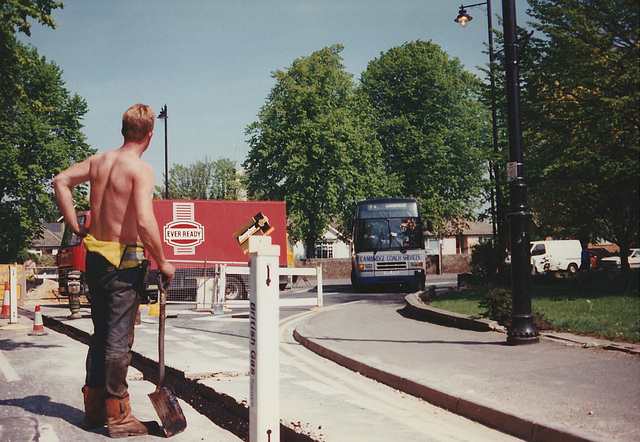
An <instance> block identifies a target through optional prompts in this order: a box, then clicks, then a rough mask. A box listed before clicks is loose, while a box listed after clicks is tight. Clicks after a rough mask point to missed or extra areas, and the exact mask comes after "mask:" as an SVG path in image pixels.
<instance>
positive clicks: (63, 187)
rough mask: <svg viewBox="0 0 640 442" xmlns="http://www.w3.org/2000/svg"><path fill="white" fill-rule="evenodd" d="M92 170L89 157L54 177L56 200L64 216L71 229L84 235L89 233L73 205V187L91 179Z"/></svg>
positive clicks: (79, 234)
mask: <svg viewBox="0 0 640 442" xmlns="http://www.w3.org/2000/svg"><path fill="white" fill-rule="evenodd" d="M90 171H91V166H90V159H88V160H85V161H83V162H81V163H78V164H75V165H73V166H71V167H69V168H68V169H66V170H64V171H62V172H60V173H59V174H58V175H57V176H56V177H55V178H54V179H53V188H54V190H55V192H56V200H57V201H58V207H60V211H61V212H62V216H64V219H65V221H66V222H67V225H68V226H69V228H70V229H71V231H72V232H73V233H75V234H76V235H78V236H82V237H84V236H86V235H87V229H86V228H85V227H84V226H81V225H80V223H78V216H77V214H76V209H75V207H74V205H73V188H74V187H75V186H77V185H78V184H82V183H85V182H87V181H89V173H90Z"/></svg>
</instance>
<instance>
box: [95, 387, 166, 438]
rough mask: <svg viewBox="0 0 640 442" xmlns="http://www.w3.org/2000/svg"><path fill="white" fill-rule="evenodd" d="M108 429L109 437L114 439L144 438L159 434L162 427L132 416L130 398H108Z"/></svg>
mask: <svg viewBox="0 0 640 442" xmlns="http://www.w3.org/2000/svg"><path fill="white" fill-rule="evenodd" d="M106 405H107V428H108V429H109V437H112V438H114V439H117V438H121V437H128V436H142V435H145V434H149V433H152V434H153V433H157V432H159V431H160V426H159V425H158V423H157V422H140V421H139V420H138V419H136V418H135V417H133V415H132V414H131V404H130V403H129V396H126V397H124V398H122V399H118V398H107V399H106Z"/></svg>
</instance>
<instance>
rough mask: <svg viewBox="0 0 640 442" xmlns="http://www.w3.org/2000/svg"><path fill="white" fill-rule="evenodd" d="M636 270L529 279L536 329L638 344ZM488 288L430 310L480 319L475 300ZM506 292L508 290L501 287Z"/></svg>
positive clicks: (443, 300) (445, 299) (451, 297)
mask: <svg viewBox="0 0 640 442" xmlns="http://www.w3.org/2000/svg"><path fill="white" fill-rule="evenodd" d="M638 274H639V272H638V271H631V272H628V273H627V274H623V273H618V272H616V273H613V272H612V273H591V274H581V275H576V276H574V277H567V278H558V277H556V276H554V275H540V276H536V277H534V278H532V287H531V290H532V299H531V306H532V311H533V313H534V314H535V315H536V316H537V318H538V319H539V320H540V321H539V322H537V324H541V325H540V327H539V328H542V329H553V330H557V331H566V332H569V333H574V334H577V335H585V336H593V337H597V338H601V339H609V340H612V341H622V342H634V343H640V297H639V294H638ZM494 288H496V287H495V286H491V285H476V286H474V287H472V288H469V289H465V290H459V291H454V292H451V293H448V294H446V295H443V296H441V297H439V298H437V299H435V300H433V301H432V302H431V305H432V306H434V307H436V308H439V309H443V310H448V311H452V312H456V313H462V314H466V315H472V316H478V317H482V313H483V311H482V309H481V308H480V307H479V306H478V303H479V302H480V300H481V299H482V298H483V297H484V295H485V294H486V293H487V292H489V291H490V290H492V289H494ZM505 288H508V287H505Z"/></svg>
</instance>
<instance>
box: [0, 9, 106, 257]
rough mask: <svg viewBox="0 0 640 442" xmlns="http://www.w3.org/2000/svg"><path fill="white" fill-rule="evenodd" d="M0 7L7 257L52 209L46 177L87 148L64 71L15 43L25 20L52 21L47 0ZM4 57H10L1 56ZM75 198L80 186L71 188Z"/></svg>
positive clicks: (0, 192) (2, 220)
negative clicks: (73, 189)
mask: <svg viewBox="0 0 640 442" xmlns="http://www.w3.org/2000/svg"><path fill="white" fill-rule="evenodd" d="M4 3H5V4H4V6H3V8H2V10H1V12H0V40H1V41H0V51H2V53H3V59H2V63H1V64H0V82H1V83H2V86H3V89H2V91H1V92H0V97H1V98H0V225H2V229H0V262H11V261H14V260H16V259H17V258H18V256H19V253H20V251H22V250H23V249H25V248H27V247H28V246H30V244H31V243H32V241H33V240H35V239H37V238H38V237H39V235H41V229H40V225H41V224H40V223H41V222H42V221H53V220H54V219H55V218H56V214H57V213H58V210H57V207H56V204H55V202H54V201H55V200H54V198H53V192H52V189H51V180H52V178H53V177H54V176H55V175H56V174H57V173H58V172H60V171H61V170H63V169H64V168H66V167H68V166H70V165H71V164H73V163H75V162H78V161H82V160H84V159H85V158H87V157H88V156H89V155H91V154H92V153H93V151H92V150H91V149H90V148H89V147H88V146H87V144H86V143H85V138H84V135H83V134H82V132H81V129H82V124H81V122H80V121H81V119H82V117H83V116H84V115H85V114H86V112H87V105H86V103H85V101H84V100H83V99H82V98H80V97H79V96H78V95H75V94H74V95H72V94H71V93H70V92H69V91H68V90H66V89H65V88H64V81H63V80H62V71H61V70H60V68H59V67H58V66H56V65H55V64H54V63H51V62H47V60H46V59H45V58H44V57H40V56H39V55H38V53H37V51H36V49H34V48H30V47H27V46H25V45H23V44H21V43H19V42H18V41H17V40H16V38H15V35H13V32H15V29H18V30H20V31H22V32H25V33H27V34H28V29H29V24H28V23H27V21H26V20H27V18H29V17H32V18H35V19H37V20H38V21H40V22H41V23H45V24H49V25H52V22H51V19H50V17H49V15H48V14H49V13H50V11H51V9H52V8H53V7H57V6H58V4H57V3H53V2H49V1H44V0H42V1H34V2H26V1H20V2H17V1H11V2H4ZM4 55H8V56H7V58H4ZM76 196H77V200H78V202H79V203H81V202H82V201H83V200H84V197H85V196H86V189H83V188H80V189H78V190H77V191H76Z"/></svg>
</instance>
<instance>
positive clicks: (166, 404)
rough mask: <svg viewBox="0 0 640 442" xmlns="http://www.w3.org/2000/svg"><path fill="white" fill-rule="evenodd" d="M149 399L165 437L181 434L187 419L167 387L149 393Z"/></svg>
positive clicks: (185, 426)
mask: <svg viewBox="0 0 640 442" xmlns="http://www.w3.org/2000/svg"><path fill="white" fill-rule="evenodd" d="M149 399H151V403H152V404H153V408H155V410H156V413H158V417H159V418H160V421H161V422H162V427H163V429H164V433H165V434H166V435H167V437H171V436H173V435H176V434H178V433H182V432H183V431H184V429H185V428H187V419H186V418H185V416H184V413H183V412H182V407H180V404H179V403H178V399H176V397H175V396H174V395H173V393H171V391H170V390H169V389H168V388H167V387H158V388H157V389H156V391H154V392H153V393H149Z"/></svg>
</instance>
